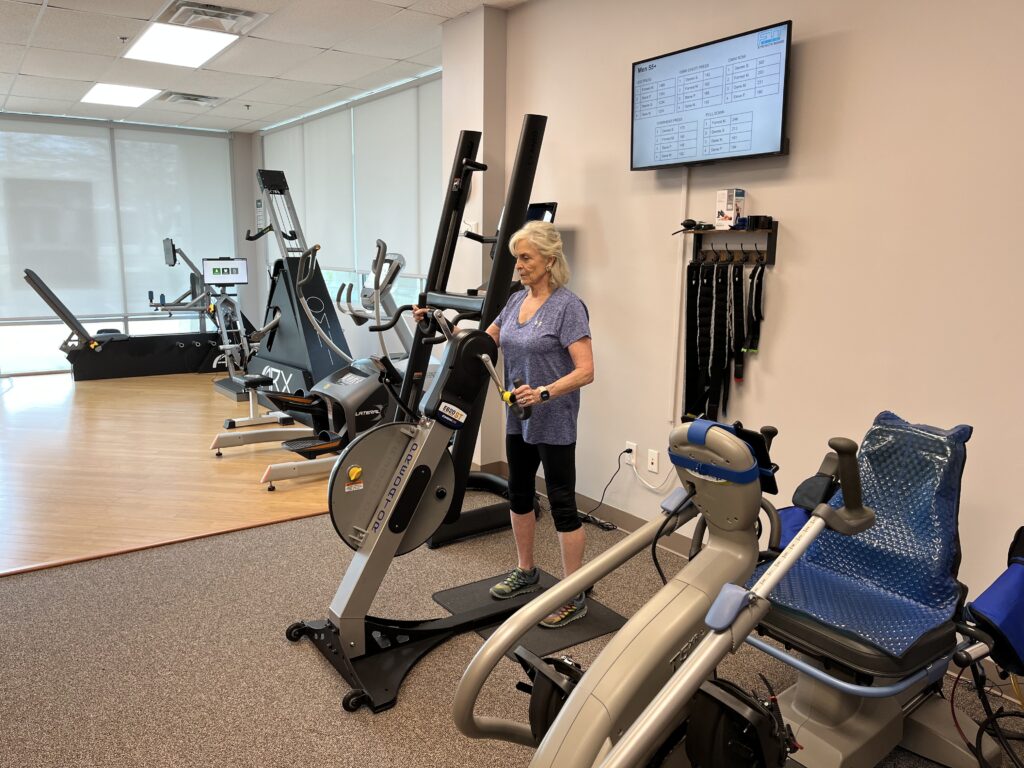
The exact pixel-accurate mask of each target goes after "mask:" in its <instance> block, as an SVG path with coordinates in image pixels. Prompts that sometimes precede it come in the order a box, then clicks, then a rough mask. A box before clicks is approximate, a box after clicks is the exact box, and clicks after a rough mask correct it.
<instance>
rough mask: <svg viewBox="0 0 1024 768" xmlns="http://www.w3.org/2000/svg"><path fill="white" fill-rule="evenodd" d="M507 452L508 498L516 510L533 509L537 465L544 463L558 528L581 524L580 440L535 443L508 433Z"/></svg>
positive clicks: (563, 530)
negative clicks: (578, 490) (578, 485)
mask: <svg viewBox="0 0 1024 768" xmlns="http://www.w3.org/2000/svg"><path fill="white" fill-rule="evenodd" d="M505 455H506V456H508V500H509V504H510V506H511V507H512V511H513V512H514V513H515V514H517V515H525V514H526V513H528V512H529V513H531V514H532V513H533V497H534V494H535V493H536V489H537V468H538V467H539V466H540V465H541V464H543V465H544V480H545V482H546V483H547V486H548V501H550V502H551V517H552V519H553V520H554V521H555V530H556V531H559V532H560V533H569V532H570V531H575V530H576V529H577V528H579V527H580V515H579V511H578V510H577V509H576V443H570V444H569V445H547V444H546V443H538V444H537V445H531V444H530V443H527V442H526V441H525V440H523V436H522V435H506V436H505Z"/></svg>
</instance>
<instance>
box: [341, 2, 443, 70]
mask: <svg viewBox="0 0 1024 768" xmlns="http://www.w3.org/2000/svg"><path fill="white" fill-rule="evenodd" d="M446 20H447V19H446V18H445V17H444V16H434V15H432V14H429V13H417V12H416V11H402V12H401V13H398V14H396V15H395V16H392V17H391V18H390V19H388V20H387V21H385V22H384V23H383V24H381V25H379V26H377V27H374V28H373V29H371V30H369V31H368V32H363V33H360V34H358V35H355V36H352V37H349V38H347V39H345V40H342V41H341V42H340V43H338V44H337V45H335V46H334V47H335V48H336V49H338V50H342V51H348V52H350V53H364V54H367V55H368V56H383V57H385V58H389V59H407V58H409V57H410V56H415V55H416V54H417V53H423V51H427V50H430V49H431V48H436V47H437V46H439V45H441V23H442V22H444V21H446Z"/></svg>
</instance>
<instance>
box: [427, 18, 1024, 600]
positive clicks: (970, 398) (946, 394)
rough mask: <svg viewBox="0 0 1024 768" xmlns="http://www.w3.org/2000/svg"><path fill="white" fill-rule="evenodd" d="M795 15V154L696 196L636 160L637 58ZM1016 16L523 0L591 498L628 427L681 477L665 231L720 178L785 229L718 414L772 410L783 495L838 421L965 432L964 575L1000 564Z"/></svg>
mask: <svg viewBox="0 0 1024 768" xmlns="http://www.w3.org/2000/svg"><path fill="white" fill-rule="evenodd" d="M790 18H791V19H793V47H792V60H791V72H792V80H791V86H792V90H791V94H790V95H791V100H790V103H789V108H790V123H789V135H790V137H791V142H792V148H791V154H790V156H789V157H784V158H770V159H761V160H748V161H738V162H731V163H723V164H720V165H716V166H707V167H699V168H695V169H693V170H691V171H690V175H689V184H688V190H689V192H688V194H687V173H686V171H684V170H669V171H661V172H636V173H633V172H630V171H629V139H630V123H629V120H630V99H631V91H630V64H631V63H632V62H633V61H636V60H639V59H644V58H648V57H651V56H655V55H658V54H661V53H665V52H669V51H674V50H677V49H680V48H684V47H687V46H690V45H695V44H698V43H701V42H705V41H708V40H713V39H717V38H720V37H724V36H727V35H731V34H734V33H738V32H742V31H745V30H748V29H752V28H755V27H758V26H763V25H766V24H770V23H774V22H777V21H780V20H785V19H790ZM1022 26H1024V5H1021V4H1020V3H1018V2H1016V0H993V1H992V2H987V3H977V4H974V5H972V6H970V8H969V9H967V8H966V7H965V6H963V4H961V3H955V2H953V1H952V0H941V2H934V1H926V0H902V1H901V2H891V1H890V2H881V1H880V0H869V1H867V2H861V3H840V2H820V0H778V1H777V2H772V3H764V2H755V1H754V0H736V2H732V3H728V4H718V3H698V2H693V1H692V0H688V1H686V2H680V1H679V0H642V1H638V2H632V3H621V2H615V1H614V0H532V1H531V2H529V3H527V4H525V5H521V6H517V7H516V8H514V9H512V10H511V11H510V12H509V14H508V37H507V52H508V53H507V56H508V60H507V67H508V73H509V75H508V81H507V104H506V110H507V118H506V158H507V162H508V163H509V164H510V163H511V158H512V156H513V154H514V152H515V141H516V138H517V136H518V130H517V126H518V125H519V123H520V121H521V119H522V115H523V114H524V113H526V112H538V113H541V114H545V115H548V116H549V118H550V119H549V122H548V127H547V134H546V137H545V141H544V148H543V151H542V156H541V162H540V168H539V170H538V174H537V181H536V183H535V185H534V195H533V197H534V199H538V200H539V199H550V200H557V201H558V202H559V210H558V218H559V221H560V224H561V226H562V228H563V229H565V230H566V235H567V238H566V239H567V245H568V247H569V251H570V252H569V258H570V261H571V263H572V265H573V267H574V270H575V275H574V279H573V282H572V284H571V287H572V288H573V289H574V290H575V291H576V292H577V293H579V294H580V295H581V296H582V297H583V299H584V300H585V301H586V303H587V304H588V306H589V307H590V311H591V318H592V328H593V336H594V352H595V361H596V371H597V378H596V382H595V383H594V384H593V385H591V386H589V387H587V389H586V390H585V392H584V394H583V410H582V413H581V423H580V437H579V443H578V469H579V490H580V492H582V493H585V494H587V495H589V496H592V497H594V498H597V497H598V496H599V495H600V492H601V489H602V488H603V486H604V484H605V482H606V481H607V479H608V477H609V476H610V474H611V472H612V470H613V469H614V465H615V457H616V454H617V453H618V452H619V451H620V450H621V448H622V447H623V444H624V442H625V441H626V440H632V441H635V442H637V443H639V445H640V451H639V453H640V454H641V456H645V455H646V451H647V448H649V447H654V448H657V449H661V450H662V452H663V453H662V475H663V476H664V475H665V474H666V472H667V467H666V466H665V465H666V464H667V462H666V461H665V455H664V448H665V446H666V444H667V436H668V432H669V430H670V428H671V424H672V423H673V421H674V420H675V419H676V418H677V416H678V413H679V398H680V394H679V392H678V389H677V385H676V378H677V377H676V361H677V358H678V349H679V344H680V339H679V338H678V336H677V327H678V322H679V314H678V312H679V302H680V274H681V263H682V261H683V251H682V247H683V246H682V244H681V242H680V238H679V237H678V236H677V237H675V238H673V237H671V236H670V233H671V232H672V231H673V230H674V229H677V228H678V223H679V221H680V220H681V219H682V218H684V214H688V215H690V216H693V217H694V218H705V219H707V218H708V217H710V216H711V215H712V213H713V205H714V194H715V190H717V189H719V188H724V187H732V186H739V187H744V188H745V189H746V190H747V191H748V195H749V198H750V207H749V210H750V211H751V212H753V213H767V214H771V215H774V216H775V217H776V218H778V219H779V220H780V221H781V228H780V235H779V250H778V266H777V267H775V269H774V270H773V272H772V273H771V274H770V275H769V277H768V280H767V288H766V297H767V299H766V304H767V307H766V314H767V320H766V322H765V324H764V326H763V332H762V343H761V350H762V351H761V353H760V355H759V356H758V358H757V359H754V360H752V361H750V363H749V364H748V379H747V381H746V383H745V384H744V385H743V387H742V390H741V391H740V393H739V394H738V395H736V394H734V399H733V400H732V401H731V403H730V405H731V408H730V412H729V414H728V418H730V419H741V420H743V421H744V422H745V423H746V424H747V425H748V426H755V427H756V426H760V425H761V424H765V423H769V424H774V425H776V426H778V427H779V429H780V431H781V432H780V436H779V438H778V440H777V442H776V446H775V449H774V451H773V454H774V458H775V460H776V461H778V463H779V464H780V465H781V467H782V470H781V472H780V475H779V481H780V485H781V487H782V494H780V497H779V500H780V501H782V500H787V501H788V497H789V496H790V494H791V493H792V490H793V488H794V487H795V486H796V484H797V483H798V482H799V481H800V480H801V479H802V478H803V477H805V476H806V475H808V474H811V473H813V471H814V470H815V469H816V468H817V465H818V462H819V461H820V459H821V457H822V455H823V454H824V453H825V451H826V450H827V448H826V441H827V439H828V438H829V437H831V436H833V435H846V436H850V437H854V438H856V439H859V438H860V437H861V436H862V435H863V433H864V431H865V430H866V429H867V427H868V425H869V424H870V422H871V419H872V417H873V416H874V415H875V414H876V413H877V412H878V411H880V410H883V409H892V410H894V411H896V412H897V413H899V414H900V415H901V416H904V417H905V418H907V419H909V420H912V421H921V422H927V423H930V424H934V425H938V426H947V427H948V426H952V425H953V424H956V423H960V422H965V423H968V424H972V425H974V427H975V430H976V431H975V436H974V438H973V440H972V441H971V443H970V444H969V454H970V455H969V459H968V464H967V471H966V474H965V478H964V489H963V496H962V508H961V516H962V541H963V548H964V562H963V566H962V568H961V578H962V579H963V580H965V581H966V582H967V583H968V584H969V585H970V586H971V587H972V592H974V593H977V591H978V590H980V589H982V588H984V586H986V585H987V584H988V583H989V582H990V581H991V579H992V578H993V577H994V576H995V575H996V574H997V573H998V572H999V571H1000V570H1001V569H1002V568H1003V566H1004V564H1005V560H1004V558H1005V551H1006V547H1007V546H1008V543H1009V538H1010V535H1011V533H1012V532H1013V531H1014V530H1015V529H1016V528H1017V526H1018V525H1020V524H1021V523H1024V514H1022V513H1021V512H1020V511H1019V510H1018V508H1017V505H1016V503H1015V502H1016V497H1017V495H1018V494H1017V490H1018V485H1017V480H1018V478H1019V477H1020V476H1021V474H1022V470H1024V460H1022V458H1021V455H1022V452H1021V449H1020V447H1019V445H1018V440H1017V439H1016V438H1017V436H1018V434H1019V433H1020V432H1021V422H1022V416H1021V415H1020V412H1019V409H1018V407H1017V406H1018V398H1017V392H1018V388H1019V386H1020V384H1019V375H1020V371H1021V363H1020V357H1019V351H1018V343H1017V342H1019V338H1020V332H1019V330H1018V314H1019V309H1018V307H1019V304H1018V303H1017V301H1016V293H1017V286H1016V283H1017V279H1016V277H1017V275H1016V268H1017V264H1016V261H1017V258H1018V256H1019V254H1020V246H1019V245H1017V242H1018V233H1017V232H1016V231H1015V230H1016V227H1015V226H1014V225H1015V223H1016V221H1015V220H1016V215H1015V214H1014V212H1013V210H1014V206H1015V197H1016V196H1017V195H1018V194H1019V190H1018V189H1017V188H1016V186H1017V185H1016V184H1015V182H1016V181H1018V177H1019V175H1020V172H1021V170H1022V168H1024V165H1022V163H1021V154H1022V153H1021V150H1020V146H1021V142H1020V137H1019V129H1020V126H1021V125H1024V108H1022V106H1021V101H1020V99H1019V98H1018V97H1017V95H1016V86H1015V78H1014V74H1013V73H1015V72H1016V71H1017V70H1018V68H1019V66H1018V62H1017V60H1016V56H1015V55H1014V54H1013V53H1011V52H1012V51H1015V50H1016V48H1017V46H1016V43H1017V36H1018V31H1019V30H1020V29H1021V28H1022ZM445 42H446V46H447V45H448V39H447V38H446V41H445ZM449 55H451V52H450V51H449V50H448V49H447V47H446V50H445V59H446V67H447V61H448V57H449ZM451 75H453V73H451V72H450V71H446V73H445V84H446V93H445V98H446V106H445V111H446V126H447V114H448V104H447V99H448V93H447V91H448V85H449V83H450V82H453V80H452V81H450V80H449V78H450V76H451ZM445 140H446V142H447V141H448V137H447V136H446V139H445ZM648 477H649V478H651V479H653V475H648ZM658 498H659V497H658V496H657V495H655V494H652V493H650V492H649V491H646V490H645V489H643V488H642V487H641V486H640V484H639V483H637V482H636V481H635V480H634V479H633V478H632V476H631V475H629V474H627V473H622V474H621V475H620V477H619V478H617V479H616V481H615V482H614V483H613V484H612V487H611V488H610V490H609V492H608V496H607V498H606V502H607V503H610V504H612V505H614V506H616V507H619V508H621V509H625V510H627V511H629V512H632V513H634V514H636V515H639V516H642V517H645V518H650V517H652V516H653V515H654V514H655V511H656V510H657V507H658Z"/></svg>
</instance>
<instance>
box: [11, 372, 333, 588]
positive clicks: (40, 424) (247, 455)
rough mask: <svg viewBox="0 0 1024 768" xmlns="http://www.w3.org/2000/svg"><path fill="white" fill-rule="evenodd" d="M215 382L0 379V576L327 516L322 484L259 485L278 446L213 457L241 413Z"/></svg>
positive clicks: (207, 378) (243, 408)
mask: <svg viewBox="0 0 1024 768" xmlns="http://www.w3.org/2000/svg"><path fill="white" fill-rule="evenodd" d="M213 378H214V377H213V375H208V374H180V375H173V376H149V377H142V378H132V379H109V380H106V381H80V382H75V381H73V380H72V379H71V376H70V374H62V375H53V376H31V377H17V378H0V575H8V574H11V573H17V572H19V571H25V570H33V569H36V568H43V567H47V566H51V565H58V564H61V563H68V562H74V561H77V560H84V559H89V558H94V557H100V556H103V555H109V554H115V553H119V552H125V551H130V550H134V549H142V548H145V547H150V546H154V545H158V544H166V543H169V542H172V541H180V540H183V539H189V538H196V537H199V536H208V535H211V534H215V533H223V532H226V531H231V530H237V529H240V528H250V527H253V526H257V525H264V524H267V523H273V522H279V521H282V520H291V519H295V518H298V517H306V516H309V515H315V514H319V513H321V512H324V511H326V509H327V481H326V479H325V478H303V479H299V480H290V481H284V482H279V483H277V490H276V491H275V492H273V493H268V492H267V490H266V487H265V486H263V485H261V484H260V482H259V478H260V476H261V475H262V474H263V470H264V469H265V468H266V466H267V465H268V464H271V463H274V462H278V461H288V460H290V459H291V458H292V457H293V455H292V454H289V453H287V452H285V451H283V450H282V449H281V448H280V447H279V446H278V444H277V443H269V444H265V445H263V446H245V447H241V448H232V449H226V450H225V451H224V456H223V457H222V458H219V459H218V458H215V457H214V454H213V452H212V451H211V450H209V447H210V442H211V440H212V439H213V436H214V434H216V433H217V432H219V431H221V428H222V425H223V421H224V419H225V418H228V417H232V416H236V417H241V416H245V415H247V414H248V407H247V405H246V404H245V403H237V404H236V403H234V402H233V401H231V400H229V399H228V398H226V397H224V396H223V395H220V394H217V393H216V392H215V390H214V388H213V385H212V382H213Z"/></svg>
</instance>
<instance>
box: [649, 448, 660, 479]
mask: <svg viewBox="0 0 1024 768" xmlns="http://www.w3.org/2000/svg"><path fill="white" fill-rule="evenodd" d="M647 471H648V472H654V473H657V472H658V452H657V451H656V450H654V449H653V448H648V449H647Z"/></svg>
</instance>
